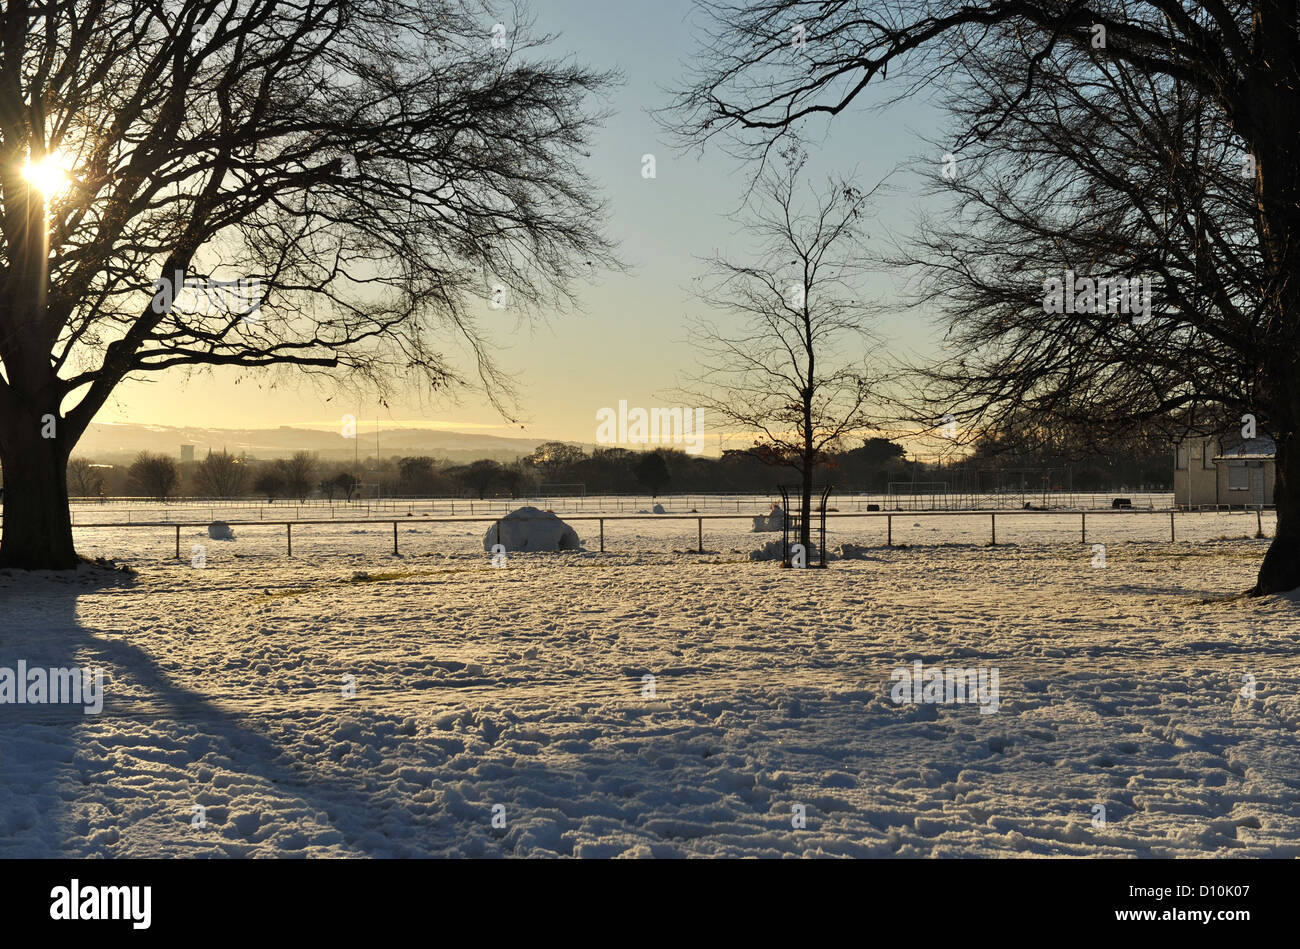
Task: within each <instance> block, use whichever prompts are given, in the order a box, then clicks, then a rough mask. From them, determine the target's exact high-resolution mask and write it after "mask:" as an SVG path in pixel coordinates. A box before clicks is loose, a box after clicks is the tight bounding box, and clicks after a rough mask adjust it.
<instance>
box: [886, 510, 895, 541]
mask: <svg viewBox="0 0 1300 949" xmlns="http://www.w3.org/2000/svg"><path fill="white" fill-rule="evenodd" d="M885 529H886V530H887V531H888V532H889V533H888V535H887V536H886V538H885V546H886V547H893V546H894V515H892V514H886V515H885Z"/></svg>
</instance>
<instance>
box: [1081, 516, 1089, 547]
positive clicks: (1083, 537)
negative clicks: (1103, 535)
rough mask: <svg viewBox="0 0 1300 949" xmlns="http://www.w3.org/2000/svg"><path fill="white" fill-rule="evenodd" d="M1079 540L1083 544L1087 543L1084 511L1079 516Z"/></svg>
mask: <svg viewBox="0 0 1300 949" xmlns="http://www.w3.org/2000/svg"><path fill="white" fill-rule="evenodd" d="M1079 535H1080V536H1079V539H1080V540H1082V541H1083V542H1084V543H1085V544H1086V543H1087V542H1088V514H1087V512H1086V511H1085V512H1084V513H1082V514H1080V515H1079Z"/></svg>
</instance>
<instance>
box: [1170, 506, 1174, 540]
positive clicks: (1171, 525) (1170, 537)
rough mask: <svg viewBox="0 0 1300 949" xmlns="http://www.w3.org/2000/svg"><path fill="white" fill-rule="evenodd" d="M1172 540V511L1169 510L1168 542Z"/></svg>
mask: <svg viewBox="0 0 1300 949" xmlns="http://www.w3.org/2000/svg"><path fill="white" fill-rule="evenodd" d="M1173 542H1174V512H1173V511H1170V512H1169V543H1171V544H1172V543H1173Z"/></svg>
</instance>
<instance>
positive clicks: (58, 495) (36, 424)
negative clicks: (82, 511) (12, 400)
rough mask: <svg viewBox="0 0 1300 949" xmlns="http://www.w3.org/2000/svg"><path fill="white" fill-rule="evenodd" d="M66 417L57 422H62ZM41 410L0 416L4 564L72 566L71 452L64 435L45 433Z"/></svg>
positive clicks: (34, 567)
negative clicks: (55, 435)
mask: <svg viewBox="0 0 1300 949" xmlns="http://www.w3.org/2000/svg"><path fill="white" fill-rule="evenodd" d="M62 421H63V420H62V419H60V420H57V422H55V424H62ZM41 429H42V423H41V420H40V418H39V417H38V416H32V415H27V414H25V413H18V414H16V415H15V416H11V417H10V418H8V419H4V420H0V465H3V466H4V476H5V484H4V533H3V536H0V568H3V567H14V568H17V569H20V570H72V569H75V568H76V566H77V563H78V558H77V553H76V550H74V549H73V545H72V517H71V515H70V514H69V512H68V454H69V452H68V451H67V450H66V449H65V448H64V447H63V446H64V444H65V442H64V439H62V438H57V437H56V438H42V437H41Z"/></svg>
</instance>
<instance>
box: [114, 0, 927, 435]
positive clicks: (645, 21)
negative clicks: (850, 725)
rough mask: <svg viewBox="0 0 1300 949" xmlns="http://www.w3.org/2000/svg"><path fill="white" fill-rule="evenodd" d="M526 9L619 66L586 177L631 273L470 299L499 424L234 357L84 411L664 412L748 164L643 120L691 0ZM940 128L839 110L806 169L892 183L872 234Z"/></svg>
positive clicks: (731, 234) (688, 22)
mask: <svg viewBox="0 0 1300 949" xmlns="http://www.w3.org/2000/svg"><path fill="white" fill-rule="evenodd" d="M531 9H532V12H533V15H534V16H535V31H536V32H543V33H556V34H559V35H558V37H557V39H556V42H555V44H554V46H553V50H554V51H555V52H556V53H558V54H568V53H571V54H573V55H574V56H575V57H576V58H577V59H578V60H579V61H580V62H582V63H584V64H585V65H588V66H590V67H592V68H595V69H617V70H619V71H620V72H621V74H622V77H623V81H622V84H621V85H619V86H618V87H616V88H614V89H613V90H612V91H611V92H610V93H609V99H608V103H607V104H608V106H609V107H610V108H611V110H612V111H613V113H614V114H613V115H612V117H611V118H610V120H609V121H608V123H607V124H606V125H605V126H604V127H603V128H602V129H600V130H599V131H598V133H597V134H596V136H595V138H594V140H593V142H592V149H591V152H592V154H591V158H590V163H589V172H590V174H591V176H592V180H593V182H594V183H595V184H596V185H597V186H598V187H599V188H600V189H601V191H602V193H603V195H604V196H605V198H606V199H607V200H608V202H609V205H610V218H609V231H610V234H611V235H612V237H613V238H614V239H615V240H616V241H617V244H618V253H619V255H620V257H621V258H622V259H623V260H624V261H625V262H626V263H627V264H628V265H629V268H628V271H627V272H626V273H617V274H606V275H603V276H599V277H598V278H597V279H596V280H594V281H593V282H592V283H590V284H587V285H583V286H579V287H577V290H578V297H579V299H580V301H581V307H582V312H580V313H576V314H564V315H560V316H547V315H543V319H542V320H541V321H539V322H536V323H534V324H532V325H527V324H525V325H524V326H522V327H520V326H518V325H517V320H516V318H515V316H514V315H511V314H510V313H509V311H508V310H507V311H495V312H494V311H491V310H488V309H487V308H486V307H484V308H483V311H482V313H483V317H482V318H483V326H484V328H485V329H486V330H487V332H488V335H489V338H490V339H492V340H493V341H494V342H495V343H496V344H497V345H498V347H499V348H498V357H499V362H500V365H501V366H502V367H503V368H504V369H505V370H506V372H507V374H508V375H509V376H510V377H511V378H512V379H514V380H515V382H516V384H517V385H518V387H519V391H520V396H521V398H520V412H521V417H520V419H519V421H518V422H516V423H513V424H512V423H510V422H508V421H506V420H505V419H503V418H502V417H501V416H500V415H499V414H498V413H497V412H496V410H494V409H493V408H492V407H491V406H490V405H489V404H488V402H487V400H486V399H485V398H484V397H483V396H482V395H481V394H480V393H476V392H474V391H465V392H462V393H459V394H458V395H457V396H456V397H455V399H456V401H454V402H453V401H451V400H449V399H447V398H446V397H442V396H430V394H428V393H420V392H416V391H406V392H401V393H397V394H396V397H390V398H389V399H387V405H386V406H381V405H379V404H378V402H377V400H374V399H372V400H370V401H368V402H367V401H362V402H361V403H359V404H358V403H357V402H356V400H355V399H352V398H348V399H347V400H346V401H348V402H349V403H351V404H349V405H346V406H344V405H342V404H341V403H342V402H343V401H344V400H343V399H342V398H341V397H340V396H339V393H337V392H332V391H329V390H328V389H322V388H321V387H320V386H319V385H318V384H313V383H310V382H306V381H303V380H301V379H300V377H297V376H296V375H294V374H293V373H292V372H287V371H284V370H279V371H276V372H275V373H274V374H270V373H267V372H265V371H259V370H251V369H244V368H220V369H215V370H203V371H201V372H198V373H195V374H192V375H186V374H185V373H183V372H180V373H177V372H171V373H161V374H157V373H155V374H152V375H151V376H149V377H148V378H147V379H144V380H128V381H126V382H125V383H123V384H122V385H121V386H120V387H119V388H118V390H117V392H116V393H115V395H114V398H113V399H111V400H110V401H109V403H108V404H107V405H106V406H105V407H104V409H103V410H102V411H101V412H100V414H99V416H98V417H97V419H96V421H99V422H132V423H139V424H152V425H175V426H180V425H185V426H202V427H206V428H263V427H277V426H281V425H291V426H301V427H314V428H332V427H336V426H338V424H339V420H340V418H341V416H342V415H343V414H344V413H351V414H354V415H356V416H357V417H358V418H359V419H362V420H364V422H365V423H366V424H367V425H369V424H372V423H374V422H376V421H378V423H379V424H380V425H382V426H384V427H425V428H439V429H445V430H452V431H464V432H479V433H484V434H496V435H509V436H517V437H527V438H555V439H561V440H566V441H578V442H586V443H590V442H592V441H593V440H594V435H595V429H596V413H597V411H598V410H599V409H601V408H603V407H617V406H618V404H619V402H620V401H621V400H626V401H627V403H628V405H629V406H631V407H638V406H640V407H646V408H652V407H658V406H663V407H670V406H672V405H674V404H675V403H674V402H673V401H672V399H671V390H672V389H673V388H674V387H675V386H677V385H678V384H681V383H683V382H685V376H686V375H687V374H689V373H691V372H693V371H697V370H698V368H699V363H698V360H697V354H696V352H695V351H694V350H693V348H692V347H691V345H690V344H689V342H688V341H687V340H686V338H685V337H686V320H687V318H688V317H689V316H691V315H709V314H708V313H707V310H706V309H705V308H704V307H703V306H702V305H701V304H700V303H699V302H698V301H696V300H694V299H693V297H692V295H691V290H690V287H691V284H692V278H695V277H698V276H699V275H701V274H702V273H703V272H704V270H705V265H704V263H703V262H702V260H701V258H702V257H704V256H707V255H709V254H712V253H715V252H718V251H722V252H725V253H729V254H732V255H734V254H736V253H738V252H739V251H740V250H742V249H743V248H744V247H745V246H746V241H745V235H744V234H743V233H742V232H741V228H740V225H738V224H737V223H736V221H735V220H733V219H729V218H728V214H729V213H730V212H733V211H735V210H736V208H737V207H738V206H739V204H740V202H741V199H742V196H743V186H744V184H745V181H746V177H745V174H746V169H745V168H744V167H743V166H741V165H739V164H738V163H737V162H736V161H735V160H733V159H731V158H729V157H727V156H725V155H723V154H721V152H720V151H718V150H716V149H710V150H708V151H706V152H705V153H704V155H702V156H701V155H698V154H696V153H689V154H681V153H677V152H674V150H673V149H672V148H671V147H670V145H669V143H668V141H667V140H666V136H665V134H664V133H663V131H662V129H661V128H660V127H659V126H658V125H657V124H656V122H655V120H654V118H653V117H652V116H651V115H650V114H649V110H653V109H658V108H661V107H662V106H664V105H665V104H666V103H667V101H668V99H669V93H668V91H667V90H668V89H670V88H672V87H675V86H677V85H678V84H679V83H680V80H681V78H682V76H683V75H684V73H685V68H686V63H687V60H688V58H689V57H690V56H691V55H692V54H693V52H694V48H695V40H694V39H693V37H692V29H693V28H694V27H693V24H692V15H691V14H692V4H691V3H690V2H689V0H656V2H655V3H640V2H633V0H610V2H595V0H536V2H534V3H533V4H532V5H531ZM938 127H939V115H938V114H937V113H936V112H934V111H933V110H932V109H930V108H929V107H928V106H926V105H925V104H924V103H921V102H917V101H916V100H911V101H909V102H908V103H907V104H906V105H905V106H904V107H895V108H892V109H890V110H888V111H885V112H883V113H882V112H880V111H874V110H870V111H869V110H868V109H866V108H861V109H857V110H856V111H851V112H847V113H845V114H844V115H842V116H841V117H840V118H839V119H838V120H837V121H836V122H835V123H833V124H830V125H827V126H823V127H821V128H809V129H808V130H807V131H808V133H809V134H810V135H812V136H815V143H816V144H815V148H814V149H812V150H811V155H810V162H809V171H810V173H811V174H812V175H813V176H814V177H818V178H821V177H824V176H825V175H826V174H830V173H834V174H841V175H847V174H853V175H855V176H856V177H857V178H858V180H859V183H860V184H861V185H863V186H867V187H869V186H870V185H872V184H875V183H876V182H877V181H878V180H880V179H882V178H885V177H886V176H890V182H889V187H890V192H889V193H888V194H887V195H885V196H884V197H883V198H882V199H881V200H879V201H877V202H876V205H875V207H876V209H877V211H878V214H879V221H880V232H879V233H878V234H875V235H874V237H875V238H876V239H877V240H879V239H882V238H883V237H884V235H885V232H886V231H893V232H899V231H902V232H905V231H906V230H907V228H908V227H909V223H910V221H911V220H912V217H913V214H914V211H915V209H916V208H917V207H918V206H919V205H920V198H919V184H920V182H919V181H918V180H917V177H916V176H915V175H914V174H909V173H907V172H905V171H904V172H899V171H898V168H899V166H900V165H902V164H903V163H905V162H909V161H911V160H912V159H914V158H916V157H918V156H922V155H925V154H926V153H927V152H928V151H930V150H932V149H931V148H930V146H928V145H927V143H926V141H925V140H924V137H925V136H930V135H933V134H934V133H935V130H936V129H937V128H938ZM646 154H652V155H654V156H655V165H656V177H654V178H652V179H647V178H644V177H642V156H643V155H646ZM935 160H936V162H937V161H938V160H939V159H938V156H935ZM891 173H892V175H891ZM873 230H875V229H874V228H868V234H869V235H871V234H872V231H873ZM865 289H866V290H867V291H868V293H872V294H876V295H881V294H883V295H886V296H888V295H890V294H891V293H893V291H894V283H893V280H892V278H889V277H884V276H882V277H879V278H871V279H870V280H868V281H867V283H866V286H865ZM875 329H876V332H877V335H878V336H879V337H881V338H882V339H883V340H884V341H885V343H886V345H887V348H889V349H891V350H892V351H895V352H925V351H928V350H930V349H931V348H932V347H933V346H934V345H935V343H934V336H935V332H934V329H933V327H932V326H929V325H927V324H926V321H924V320H922V319H920V318H919V317H918V316H917V315H916V314H910V315H905V316H898V317H894V318H891V319H886V320H884V321H882V322H880V323H878V324H877V325H876V327H875ZM684 407H685V406H684ZM705 425H706V431H708V432H710V438H709V444H708V447H707V449H706V450H707V451H708V452H709V453H714V452H716V451H717V450H718V449H719V448H721V447H739V444H740V443H742V442H744V441H745V439H744V438H743V437H739V436H737V435H736V434H735V433H725V432H718V431H717V430H716V427H715V428H714V429H712V430H710V428H709V425H708V420H707V418H706V420H705Z"/></svg>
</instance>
